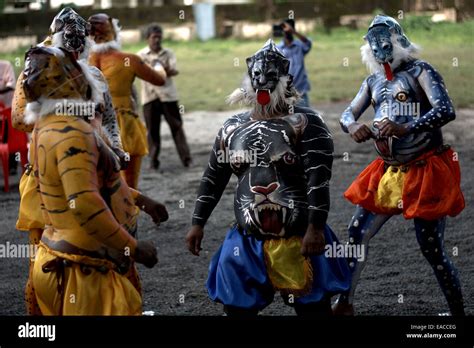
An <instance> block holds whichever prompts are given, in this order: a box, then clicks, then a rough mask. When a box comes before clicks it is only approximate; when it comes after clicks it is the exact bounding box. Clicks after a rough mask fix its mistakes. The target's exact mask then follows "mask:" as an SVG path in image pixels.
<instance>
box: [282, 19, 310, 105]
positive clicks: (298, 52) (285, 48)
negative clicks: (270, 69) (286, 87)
mask: <svg viewBox="0 0 474 348" xmlns="http://www.w3.org/2000/svg"><path fill="white" fill-rule="evenodd" d="M280 28H281V30H282V31H283V33H282V34H283V40H282V42H281V43H280V44H279V45H278V46H277V47H278V48H279V49H280V51H281V52H283V54H284V55H285V57H286V58H287V59H288V60H289V61H290V75H292V76H293V85H294V86H295V88H296V90H297V91H298V92H299V93H300V95H301V100H300V101H299V102H298V104H297V105H298V106H303V107H309V106H310V104H309V98H308V92H309V90H310V88H311V86H310V84H309V80H308V74H307V73H306V69H305V66H304V56H305V55H306V54H307V53H308V52H309V51H311V44H312V43H311V40H310V39H308V38H307V37H306V36H304V35H302V34H300V33H298V32H297V31H296V30H295V21H294V20H293V19H287V20H285V21H284V22H283V23H281V24H280ZM274 34H275V30H274ZM295 36H296V37H297V38H298V39H297V40H295V39H294V37H295Z"/></svg>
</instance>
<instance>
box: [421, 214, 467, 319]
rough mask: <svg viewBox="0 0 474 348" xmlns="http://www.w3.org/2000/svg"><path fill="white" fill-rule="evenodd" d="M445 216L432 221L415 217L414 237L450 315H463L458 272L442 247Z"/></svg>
mask: <svg viewBox="0 0 474 348" xmlns="http://www.w3.org/2000/svg"><path fill="white" fill-rule="evenodd" d="M445 225H446V218H442V219H439V220H434V221H427V220H422V219H415V230H416V239H417V240H418V244H419V245H420V248H421V252H422V253H423V255H424V256H425V258H426V259H427V260H428V262H429V263H430V265H431V267H432V268H433V270H434V273H435V276H436V279H437V280H438V283H439V285H440V287H441V290H442V291H443V294H444V296H445V297H446V300H447V301H448V306H449V309H450V311H451V314H452V315H457V316H461V315H464V304H463V297H462V293H461V283H460V282H459V278H458V272H457V270H456V268H455V267H454V265H453V262H452V261H451V260H450V258H449V256H448V253H447V252H446V250H445V248H444V228H445Z"/></svg>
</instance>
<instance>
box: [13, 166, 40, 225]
mask: <svg viewBox="0 0 474 348" xmlns="http://www.w3.org/2000/svg"><path fill="white" fill-rule="evenodd" d="M19 188H20V208H19V210H18V220H17V222H16V229H17V230H20V231H29V230H31V229H33V228H41V229H43V228H44V219H43V214H42V212H41V202H40V197H39V193H38V191H36V180H35V178H34V175H33V173H32V172H31V173H30V174H29V175H26V174H23V175H22V176H21V180H20V187H19Z"/></svg>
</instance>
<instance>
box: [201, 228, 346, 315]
mask: <svg viewBox="0 0 474 348" xmlns="http://www.w3.org/2000/svg"><path fill="white" fill-rule="evenodd" d="M324 237H325V243H326V245H327V244H330V245H332V243H333V242H336V243H339V241H338V240H337V237H336V235H335V234H334V233H333V232H332V230H331V229H330V228H329V226H327V225H326V227H325V229H324ZM263 244H264V241H262V240H257V239H256V238H255V237H254V236H252V235H250V234H247V233H245V232H244V233H241V232H239V230H238V229H237V227H236V226H234V227H232V228H230V230H229V232H228V233H227V236H226V238H225V240H224V242H223V243H222V245H221V247H220V248H219V250H218V251H217V253H216V254H215V255H214V256H213V258H212V260H211V264H210V266H209V276H208V279H207V290H208V294H209V297H210V298H211V299H212V300H213V301H216V302H220V303H222V304H224V305H228V306H234V307H240V308H246V309H258V310H261V309H263V308H265V307H266V306H268V305H269V304H270V303H271V302H272V301H273V297H274V295H275V290H274V288H273V285H272V283H271V281H270V279H269V276H268V273H267V268H266V264H265V255H264V248H263ZM310 261H311V265H312V269H313V283H312V287H311V290H310V292H309V293H307V294H306V295H304V296H302V297H296V298H295V299H294V303H298V304H307V303H313V302H319V301H321V300H322V299H324V298H326V297H329V296H333V295H336V294H339V293H342V292H345V291H348V290H349V288H350V282H351V273H350V270H349V267H348V265H347V261H346V259H345V258H337V257H335V258H329V257H325V256H324V254H322V255H318V256H312V257H311V258H310Z"/></svg>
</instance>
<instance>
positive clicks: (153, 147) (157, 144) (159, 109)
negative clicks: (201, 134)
mask: <svg viewBox="0 0 474 348" xmlns="http://www.w3.org/2000/svg"><path fill="white" fill-rule="evenodd" d="M143 114H144V117H145V122H146V127H147V129H148V147H149V152H150V159H151V161H152V164H153V163H159V162H158V156H159V155H160V150H161V137H160V126H161V115H164V116H165V120H166V122H168V125H169V126H170V129H171V134H172V136H173V140H174V143H175V144H176V149H177V150H178V154H179V157H180V158H181V161H182V162H183V164H184V165H186V164H187V163H188V162H189V161H190V160H191V154H190V152H189V147H188V143H187V141H186V135H185V134H184V130H183V120H182V118H181V115H180V113H179V108H178V102H177V101H175V102H161V101H160V100H159V99H156V100H154V101H152V102H149V103H147V104H145V105H143Z"/></svg>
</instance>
